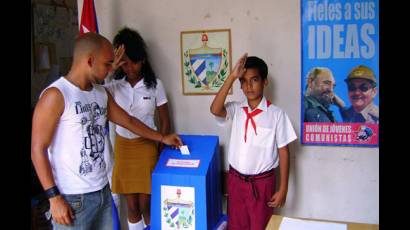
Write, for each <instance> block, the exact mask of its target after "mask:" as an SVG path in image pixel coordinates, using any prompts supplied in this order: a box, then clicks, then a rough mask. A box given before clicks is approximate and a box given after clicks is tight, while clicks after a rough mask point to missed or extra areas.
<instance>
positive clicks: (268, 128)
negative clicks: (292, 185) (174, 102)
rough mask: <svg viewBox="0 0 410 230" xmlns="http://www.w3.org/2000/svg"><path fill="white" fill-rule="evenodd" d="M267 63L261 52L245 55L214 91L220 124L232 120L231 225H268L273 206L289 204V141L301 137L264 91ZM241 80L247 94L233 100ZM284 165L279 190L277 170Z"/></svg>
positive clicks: (255, 228) (232, 228) (238, 229)
mask: <svg viewBox="0 0 410 230" xmlns="http://www.w3.org/2000/svg"><path fill="white" fill-rule="evenodd" d="M267 75H268V67H267V65H266V63H265V62H264V61H263V60H262V59H260V58H258V57H247V54H244V55H242V57H241V58H240V59H239V61H238V62H237V63H236V65H235V67H234V69H233V71H232V73H231V74H230V75H229V76H228V78H227V79H226V81H225V83H224V84H223V86H222V87H221V89H220V90H219V92H218V93H217V95H216V96H215V98H214V100H213V102H212V105H211V113H212V114H214V115H215V116H216V118H217V122H218V123H219V124H225V123H226V121H228V120H231V121H232V130H231V138H230V143H229V153H228V162H229V174H228V229H229V230H244V229H251V230H259V229H261V230H262V229H265V227H266V225H267V223H268V222H269V218H270V217H271V216H272V214H273V208H274V207H275V208H281V207H283V205H284V204H285V201H286V194H287V190H288V178H289V149H288V144H289V143H290V142H292V141H294V140H295V139H296V138H297V137H296V134H295V131H294V129H293V127H292V124H291V123H290V120H289V118H288V116H287V115H286V113H285V112H284V111H283V110H282V109H280V108H279V107H277V106H275V105H273V104H272V103H271V102H269V101H268V100H266V98H265V97H264V96H263V89H264V87H265V86H266V85H267V84H268V80H267ZM236 79H239V81H240V84H241V89H242V91H243V93H244V94H245V96H246V100H244V101H243V102H228V103H226V104H224V103H225V100H226V96H227V95H228V91H229V89H230V88H231V87H232V84H233V82H234V81H235V80H236ZM278 166H279V168H280V184H279V189H278V190H277V191H276V190H275V175H274V169H275V168H277V167H278Z"/></svg>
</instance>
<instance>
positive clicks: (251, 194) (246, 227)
mask: <svg viewBox="0 0 410 230" xmlns="http://www.w3.org/2000/svg"><path fill="white" fill-rule="evenodd" d="M274 192H275V174H274V169H272V170H270V171H267V172H263V173H261V174H257V175H252V176H247V175H243V174H240V173H239V172H238V171H236V170H235V169H233V168H232V167H229V174H228V230H264V229H265V228H266V225H267V224H268V222H269V219H270V218H271V216H272V214H273V208H271V207H269V206H268V204H267V203H268V202H269V201H270V199H271V198H272V196H273V194H274Z"/></svg>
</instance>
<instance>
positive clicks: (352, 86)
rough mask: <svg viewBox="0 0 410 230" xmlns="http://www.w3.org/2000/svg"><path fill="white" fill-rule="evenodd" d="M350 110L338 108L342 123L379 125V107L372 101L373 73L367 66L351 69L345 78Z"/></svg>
mask: <svg viewBox="0 0 410 230" xmlns="http://www.w3.org/2000/svg"><path fill="white" fill-rule="evenodd" d="M345 82H346V83H347V89H348V96H349V101H350V103H351V104H352V106H351V107H350V108H347V109H346V108H344V107H340V113H341V115H342V118H343V122H361V123H372V124H378V123H379V107H378V106H377V105H375V104H374V102H373V99H374V97H375V96H376V94H377V88H376V86H377V83H376V78H375V75H374V72H373V71H372V70H371V69H370V68H369V67H367V66H364V65H359V66H356V67H355V68H353V69H352V71H351V72H350V73H349V75H348V76H347V78H346V79H345Z"/></svg>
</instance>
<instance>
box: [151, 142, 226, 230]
mask: <svg viewBox="0 0 410 230" xmlns="http://www.w3.org/2000/svg"><path fill="white" fill-rule="evenodd" d="M180 137H181V139H182V142H183V143H184V145H187V146H188V149H189V151H190V155H182V154H181V151H180V150H179V149H174V148H171V147H169V146H166V147H165V148H164V150H163V151H162V152H161V155H160V157H159V160H158V162H157V165H156V166H155V169H154V172H153V173H152V193H151V229H155V230H156V229H185V230H189V229H192V230H194V229H195V230H202V229H204V230H212V229H214V228H215V227H216V225H217V224H218V222H220V219H221V218H222V217H223V215H222V191H221V160H220V154H219V139H218V136H209V135H180Z"/></svg>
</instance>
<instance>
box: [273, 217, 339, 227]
mask: <svg viewBox="0 0 410 230" xmlns="http://www.w3.org/2000/svg"><path fill="white" fill-rule="evenodd" d="M300 229H303V230H347V225H346V224H339V223H330V222H322V221H312V220H300V219H293V218H288V217H284V218H283V219H282V223H281V224H280V226H279V230H300Z"/></svg>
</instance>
